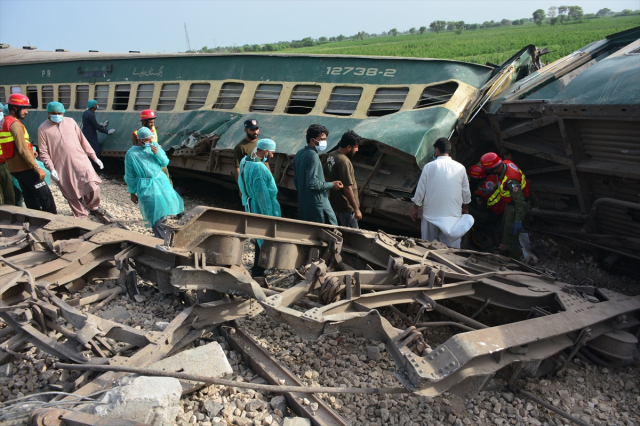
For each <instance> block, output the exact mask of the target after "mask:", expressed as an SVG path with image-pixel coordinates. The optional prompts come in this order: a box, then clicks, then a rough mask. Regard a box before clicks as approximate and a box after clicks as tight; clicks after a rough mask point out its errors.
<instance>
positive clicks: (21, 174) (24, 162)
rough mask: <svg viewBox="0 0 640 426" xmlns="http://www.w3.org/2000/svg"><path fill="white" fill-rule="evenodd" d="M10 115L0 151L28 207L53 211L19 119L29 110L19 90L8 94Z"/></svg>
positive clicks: (48, 191)
mask: <svg viewBox="0 0 640 426" xmlns="http://www.w3.org/2000/svg"><path fill="white" fill-rule="evenodd" d="M7 103H8V104H9V116H8V117H5V119H4V123H3V125H2V132H0V146H1V147H2V155H3V157H4V158H5V159H6V161H7V165H8V166H9V171H10V172H11V174H12V175H13V176H14V177H15V178H16V180H17V181H18V183H20V188H21V189H22V193H23V195H24V203H25V204H26V205H27V208H30V209H34V210H42V211H46V212H49V213H53V214H56V213H57V210H56V203H55V201H54V200H53V195H52V194H51V190H50V189H49V186H48V185H47V183H46V182H45V181H44V178H45V177H46V173H45V171H44V170H42V169H41V168H40V166H38V163H36V158H35V157H34V155H33V145H32V144H31V142H30V141H29V133H28V132H27V129H26V128H25V127H24V125H23V124H22V123H21V122H20V120H21V119H23V118H24V117H25V116H26V115H27V114H28V113H29V111H28V110H27V108H29V107H30V106H31V105H30V103H29V98H28V97H26V96H25V95H22V94H20V93H14V94H12V95H11V96H9V100H8V102H7Z"/></svg>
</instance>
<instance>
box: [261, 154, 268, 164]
mask: <svg viewBox="0 0 640 426" xmlns="http://www.w3.org/2000/svg"><path fill="white" fill-rule="evenodd" d="M262 162H263V163H268V162H269V154H265V155H264V158H263V159H262Z"/></svg>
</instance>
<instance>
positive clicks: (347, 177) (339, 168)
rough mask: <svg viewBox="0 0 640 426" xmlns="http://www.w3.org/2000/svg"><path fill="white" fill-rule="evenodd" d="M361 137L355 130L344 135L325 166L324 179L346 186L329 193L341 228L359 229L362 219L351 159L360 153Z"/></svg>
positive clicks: (328, 157)
mask: <svg viewBox="0 0 640 426" xmlns="http://www.w3.org/2000/svg"><path fill="white" fill-rule="evenodd" d="M361 143H362V142H361V139H360V136H358V134H357V133H356V132H354V131H353V130H349V131H348V132H347V133H345V134H343V135H342V138H341V139H340V142H338V150H337V151H334V152H332V153H331V154H329V155H328V156H327V162H326V163H325V164H324V167H323V169H324V178H325V180H326V181H329V182H332V181H334V180H339V181H340V182H342V185H343V186H344V187H343V188H342V189H341V190H339V191H329V201H330V202H331V207H333V211H334V212H335V213H336V215H337V216H338V222H339V223H340V225H341V226H346V227H348V228H356V229H358V228H359V226H358V221H359V220H360V219H362V213H361V212H360V205H359V203H358V184H357V182H356V176H355V173H354V171H353V164H351V160H350V158H353V156H354V155H355V154H356V152H358V147H359V146H360V144H361Z"/></svg>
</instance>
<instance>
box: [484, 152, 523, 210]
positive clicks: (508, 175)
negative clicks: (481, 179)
mask: <svg viewBox="0 0 640 426" xmlns="http://www.w3.org/2000/svg"><path fill="white" fill-rule="evenodd" d="M502 164H504V165H505V166H506V167H507V171H506V172H505V174H504V178H503V179H502V182H500V186H498V189H496V191H495V192H494V193H493V194H491V197H489V199H488V200H487V206H489V207H491V206H493V205H494V204H496V203H498V202H499V201H500V200H502V201H503V202H505V203H510V202H511V192H509V190H508V189H507V188H505V185H506V183H507V182H508V181H510V180H517V181H518V182H520V189H522V195H524V196H525V197H527V198H528V197H529V186H528V185H527V178H526V177H525V176H524V173H522V170H520V169H519V168H518V166H516V165H515V163H513V162H511V161H509V160H504V161H503V162H502Z"/></svg>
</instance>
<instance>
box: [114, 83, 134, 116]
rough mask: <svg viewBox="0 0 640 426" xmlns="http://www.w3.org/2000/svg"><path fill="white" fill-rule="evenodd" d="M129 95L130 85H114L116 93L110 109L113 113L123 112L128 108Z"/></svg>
mask: <svg viewBox="0 0 640 426" xmlns="http://www.w3.org/2000/svg"><path fill="white" fill-rule="evenodd" d="M130 95H131V85H130V84H118V85H116V92H115V95H114V96H113V104H112V105H111V108H112V109H113V110H114V111H125V110H126V109H127V108H128V107H129V96H130Z"/></svg>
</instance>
